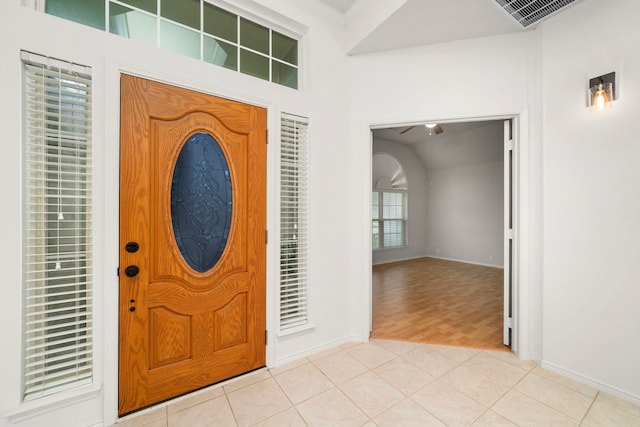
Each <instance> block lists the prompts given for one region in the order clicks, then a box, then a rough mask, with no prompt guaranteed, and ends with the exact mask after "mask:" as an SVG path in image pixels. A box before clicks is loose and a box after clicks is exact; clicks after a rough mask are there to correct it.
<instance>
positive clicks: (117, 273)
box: [116, 267, 120, 277]
mask: <svg viewBox="0 0 640 427" xmlns="http://www.w3.org/2000/svg"><path fill="white" fill-rule="evenodd" d="M116 275H117V276H118V277H120V267H118V268H116Z"/></svg>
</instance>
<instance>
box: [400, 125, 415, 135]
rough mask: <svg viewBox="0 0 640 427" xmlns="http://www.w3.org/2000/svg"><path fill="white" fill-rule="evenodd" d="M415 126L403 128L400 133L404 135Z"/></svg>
mask: <svg viewBox="0 0 640 427" xmlns="http://www.w3.org/2000/svg"><path fill="white" fill-rule="evenodd" d="M414 127H415V126H409V127H408V128H406V129H405V130H403V131H402V132H400V135H403V134H405V133H407V132H409V131H410V130H411V129H413V128H414Z"/></svg>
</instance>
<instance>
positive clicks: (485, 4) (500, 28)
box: [321, 0, 522, 55]
mask: <svg viewBox="0 0 640 427" xmlns="http://www.w3.org/2000/svg"><path fill="white" fill-rule="evenodd" d="M321 1H322V2H324V3H325V4H327V5H329V6H331V7H332V8H334V9H336V10H338V11H339V12H342V13H344V14H345V18H346V19H345V22H346V29H347V32H348V33H349V30H350V28H349V27H353V28H361V27H362V26H363V24H362V22H358V21H367V20H369V21H370V20H371V19H375V20H376V25H373V26H370V25H369V27H371V28H369V30H368V31H367V32H366V33H365V34H359V35H358V37H357V39H356V40H350V43H349V46H348V53H349V54H351V55H355V54H362V53H369V52H376V51H384V50H391V49H401V48H406V47H413V46H420V45H426V44H433V43H442V42H448V41H454V40H462V39H469V38H475V37H485V36H491V35H497V34H504V33H509V32H519V31H522V29H521V28H520V26H519V25H518V24H516V23H515V22H514V21H513V20H512V19H511V18H510V17H509V16H507V14H506V13H505V12H503V10H502V9H500V8H499V6H498V5H497V4H496V3H495V1H494V0H395V1H394V2H393V5H394V6H393V7H391V6H389V5H391V4H392V3H380V2H390V0H321ZM382 7H387V9H388V14H387V15H386V16H384V17H382V19H381V18H380V16H379V15H378V12H379V10H380V9H381V8H382ZM364 26H367V25H366V24H365V25H364Z"/></svg>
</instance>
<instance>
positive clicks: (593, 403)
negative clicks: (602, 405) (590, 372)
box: [578, 390, 600, 426]
mask: <svg viewBox="0 0 640 427" xmlns="http://www.w3.org/2000/svg"><path fill="white" fill-rule="evenodd" d="M598 396H600V390H598V392H597V393H596V395H595V396H594V397H593V400H592V401H591V404H590V405H589V408H587V410H586V411H585V412H584V415H583V416H582V419H581V420H580V424H578V425H579V426H582V425H583V424H584V420H585V419H586V418H587V415H589V412H591V408H593V405H595V404H596V400H598Z"/></svg>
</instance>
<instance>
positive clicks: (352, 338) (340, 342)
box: [273, 336, 369, 368]
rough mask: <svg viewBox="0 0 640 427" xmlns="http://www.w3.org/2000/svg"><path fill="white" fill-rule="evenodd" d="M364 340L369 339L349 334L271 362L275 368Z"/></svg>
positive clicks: (367, 340)
mask: <svg viewBox="0 0 640 427" xmlns="http://www.w3.org/2000/svg"><path fill="white" fill-rule="evenodd" d="M364 342H369V339H368V338H362V337H358V336H349V337H345V338H341V339H339V340H335V341H330V342H328V343H325V344H322V345H318V346H315V347H312V348H309V349H306V350H303V351H300V352H298V353H295V354H292V355H291V356H288V357H285V358H283V359H279V360H276V361H275V363H274V364H273V367H274V368H277V367H278V366H282V365H286V364H287V363H291V362H295V361H296V360H300V359H302V358H305V357H308V356H312V355H315V354H317V353H320V352H321V351H324V350H329V349H332V348H336V347H338V346H341V345H344V344H348V343H356V344H359V343H364ZM336 351H338V350H336Z"/></svg>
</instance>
